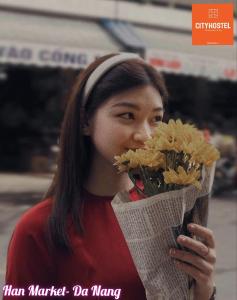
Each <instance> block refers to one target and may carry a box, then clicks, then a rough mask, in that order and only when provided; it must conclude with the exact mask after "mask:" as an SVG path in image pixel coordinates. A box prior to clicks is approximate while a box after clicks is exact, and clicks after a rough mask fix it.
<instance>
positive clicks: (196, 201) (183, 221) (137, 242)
mask: <svg viewBox="0 0 237 300" xmlns="http://www.w3.org/2000/svg"><path fill="white" fill-rule="evenodd" d="M214 172H215V164H213V166H212V167H211V168H203V171H202V181H201V186H202V187H201V190H198V189H197V188H196V187H195V186H193V185H192V186H188V187H185V188H183V189H180V190H176V191H170V192H166V193H161V194H158V195H154V196H151V197H148V198H145V199H141V200H138V201H131V200H130V199H129V194H128V192H126V191H123V192H119V193H117V194H116V195H115V197H114V198H113V200H112V202H111V205H112V208H113V210H114V213H115V215H116V218H117V220H118V223H119V225H120V228H121V230H122V233H123V235H124V238H125V240H126V243H127V245H128V248H129V251H130V253H131V256H132V259H133V261H134V265H135V267H136V269H137V272H138V274H139V276H140V278H141V281H142V283H143V286H144V288H145V291H146V298H147V300H191V299H193V286H194V284H193V283H194V280H193V278H191V276H189V275H187V274H186V273H184V272H182V271H181V270H178V269H177V268H176V267H175V265H174V260H173V259H172V258H171V257H170V256H169V255H168V252H169V249H170V248H179V249H184V250H187V251H190V252H192V250H190V249H186V248H185V247H181V246H180V245H179V244H178V243H177V241H176V239H177V237H178V235H180V234H183V235H187V236H190V237H192V238H194V239H196V240H200V241H202V240H201V238H198V237H196V236H193V235H191V234H190V232H189V231H188V230H187V224H189V223H190V222H193V223H196V224H200V225H202V226H205V227H207V221H208V202H209V198H210V193H211V188H212V184H213V179H214Z"/></svg>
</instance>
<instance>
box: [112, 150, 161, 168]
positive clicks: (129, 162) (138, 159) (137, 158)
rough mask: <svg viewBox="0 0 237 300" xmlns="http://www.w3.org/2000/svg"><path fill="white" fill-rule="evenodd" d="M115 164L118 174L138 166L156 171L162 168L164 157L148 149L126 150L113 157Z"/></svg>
mask: <svg viewBox="0 0 237 300" xmlns="http://www.w3.org/2000/svg"><path fill="white" fill-rule="evenodd" d="M115 160H116V162H115V164H114V165H116V166H118V169H119V171H120V172H123V171H128V170H130V169H134V168H137V167H140V166H147V167H150V168H151V169H154V170H158V169H160V168H164V163H165V156H164V154H163V153H161V152H159V151H153V150H148V149H136V150H135V151H133V150H128V151H127V152H126V153H123V154H122V155H121V156H115Z"/></svg>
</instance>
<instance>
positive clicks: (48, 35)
mask: <svg viewBox="0 0 237 300" xmlns="http://www.w3.org/2000/svg"><path fill="white" fill-rule="evenodd" d="M222 2H223V1H221V0H212V1H209V0H206V1H202V0H200V1H189V0H133V1H132V0H131V1H129V0H128V1H122V0H121V1H120V0H86V1H84V0H78V1H76V0H67V1H64V0H58V1H57V6H55V1H53V0H47V1H46V0H34V2H32V1H29V0H0V289H1V293H2V287H3V285H4V278H5V272H6V258H7V247H8V244H9V241H10V238H11V235H12V233H13V230H14V227H15V225H16V224H17V222H18V221H19V219H20V218H21V216H22V214H23V213H24V212H25V211H27V210H28V209H30V208H31V207H32V206H33V205H35V204H36V203H38V202H39V201H41V199H42V198H43V195H44V194H45V193H46V191H47V188H48V186H49V184H50V182H51V179H52V177H53V174H54V172H55V171H56V167H57V166H56V161H57V156H58V153H59V151H60V149H59V146H58V140H59V135H60V126H61V122H62V119H63V114H64V111H65V107H66V104H67V99H68V94H69V91H70V88H71V86H72V84H73V81H74V79H75V77H76V76H78V75H79V74H80V72H81V70H83V69H84V68H85V67H86V66H87V65H88V64H89V63H90V62H92V61H93V60H94V59H96V58H97V57H99V56H101V55H104V54H108V53H115V52H120V51H122V52H133V53H137V54H139V55H140V56H141V57H143V58H144V59H145V60H146V61H147V62H148V63H150V64H152V65H153V66H154V67H155V68H157V70H158V71H160V72H162V74H163V75H164V78H165V81H166V84H167V87H168V90H169V94H170V95H169V105H168V107H167V110H166V113H165V121H167V120H169V118H174V119H177V118H181V119H182V120H183V121H184V122H188V123H192V124H195V125H196V126H197V127H198V128H199V129H200V130H202V131H203V133H204V135H205V137H206V139H207V140H208V141H209V142H210V143H212V144H214V145H215V146H216V147H217V148H218V149H219V151H220V153H221V159H220V160H219V161H218V162H217V166H216V174H215V181H214V186H213V191H212V199H211V200H210V209H209V220H208V227H209V228H210V229H212V230H213V232H214V236H215V239H216V249H217V263H216V271H215V280H216V286H217V298H216V299H218V300H236V299H237V285H236V283H237V142H236V136H237V119H236V115H237V104H236V90H237V61H236V52H237V49H236V40H237V36H236V4H235V3H234V1H231V0H229V1H225V3H233V15H234V43H233V45H225V46H218V45H216V46H192V28H191V27H192V4H194V3H204V4H205V3H213V4H220V3H222ZM215 13H217V14H218V11H215ZM1 293H0V297H1ZM131 300H133V299H131Z"/></svg>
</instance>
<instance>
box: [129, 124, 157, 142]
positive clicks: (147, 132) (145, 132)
mask: <svg viewBox="0 0 237 300" xmlns="http://www.w3.org/2000/svg"><path fill="white" fill-rule="evenodd" d="M151 134H152V131H151V128H150V126H148V125H144V126H143V127H141V128H139V130H136V131H135V132H134V136H133V139H134V141H135V142H141V143H144V142H145V141H146V140H147V139H148V138H150V137H151Z"/></svg>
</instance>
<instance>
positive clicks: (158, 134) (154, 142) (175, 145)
mask: <svg viewBox="0 0 237 300" xmlns="http://www.w3.org/2000/svg"><path fill="white" fill-rule="evenodd" d="M195 141H205V140H204V136H203V134H202V133H201V132H200V131H199V130H198V129H196V128H195V127H194V126H193V125H189V124H183V123H182V121H181V120H177V121H174V120H170V121H169V123H168V124H166V123H163V122H160V123H159V125H158V126H157V128H156V130H155V132H154V135H153V137H152V139H149V140H147V141H146V143H145V144H146V146H147V147H149V148H152V149H156V150H158V151H171V150H173V151H176V152H182V151H183V152H184V149H186V148H188V146H189V145H190V144H192V143H194V142H195Z"/></svg>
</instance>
